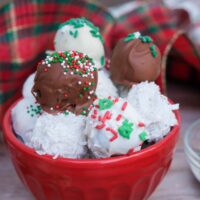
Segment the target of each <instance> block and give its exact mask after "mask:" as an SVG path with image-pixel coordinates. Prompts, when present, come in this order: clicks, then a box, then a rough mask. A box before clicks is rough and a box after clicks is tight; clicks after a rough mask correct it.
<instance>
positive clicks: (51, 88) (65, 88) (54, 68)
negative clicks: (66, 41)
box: [32, 51, 97, 115]
mask: <svg viewBox="0 0 200 200" xmlns="http://www.w3.org/2000/svg"><path fill="white" fill-rule="evenodd" d="M96 85H97V69H96V68H95V67H94V63H93V61H92V59H91V58H89V57H88V56H87V55H85V54H82V53H79V52H76V51H69V52H67V51H66V52H58V53H54V54H52V55H48V56H47V57H46V59H45V60H43V61H41V62H40V63H39V64H38V66H37V72H36V77H35V80H34V86H33V88H32V93H33V95H34V96H35V98H36V100H37V102H38V103H40V105H41V107H42V109H43V110H44V111H46V112H48V113H58V112H64V113H66V114H67V112H68V111H70V112H73V113H75V114H77V115H78V114H83V115H86V114H87V113H88V108H89V106H90V105H91V104H92V102H93V100H94V98H95V90H96Z"/></svg>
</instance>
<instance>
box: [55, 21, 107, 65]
mask: <svg viewBox="0 0 200 200" xmlns="http://www.w3.org/2000/svg"><path fill="white" fill-rule="evenodd" d="M103 42H104V41H103V38H102V36H101V34H100V32H99V29H98V27H96V26H94V25H93V24H92V23H91V22H89V21H88V20H86V19H85V18H74V19H70V20H68V21H66V22H64V23H63V24H61V25H60V27H59V29H58V31H57V32H56V35H55V39H54V46H55V50H56V51H71V50H76V51H79V52H82V53H85V54H87V55H88V56H90V57H91V58H92V59H93V60H94V62H95V65H96V67H97V68H98V69H100V68H102V67H103V66H104V64H105V59H104V46H103Z"/></svg>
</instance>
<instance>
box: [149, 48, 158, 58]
mask: <svg viewBox="0 0 200 200" xmlns="http://www.w3.org/2000/svg"><path fill="white" fill-rule="evenodd" d="M149 49H150V51H151V54H152V56H153V57H154V58H155V57H156V56H157V51H156V46H155V45H151V46H150V47H149Z"/></svg>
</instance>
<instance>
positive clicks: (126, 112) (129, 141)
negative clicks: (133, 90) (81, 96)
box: [85, 98, 148, 158]
mask: <svg viewBox="0 0 200 200" xmlns="http://www.w3.org/2000/svg"><path fill="white" fill-rule="evenodd" d="M85 133H86V135H87V140H88V147H89V149H90V150H91V152H92V153H93V155H94V157H96V158H106V157H111V156H114V155H124V154H128V153H132V152H135V151H139V150H140V149H141V146H142V144H143V142H144V141H145V140H147V139H148V132H147V130H146V129H145V125H144V124H143V122H142V118H141V117H140V116H139V114H138V112H137V111H136V110H135V109H134V108H133V107H132V106H131V105H130V104H129V103H128V102H127V101H125V100H123V99H121V98H113V99H107V98H104V99H98V100H96V101H95V102H94V107H93V108H92V109H91V111H90V113H89V115H88V119H87V123H86V129H85Z"/></svg>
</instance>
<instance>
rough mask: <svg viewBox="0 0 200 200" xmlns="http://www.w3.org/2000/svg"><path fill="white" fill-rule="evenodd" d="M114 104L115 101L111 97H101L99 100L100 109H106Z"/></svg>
mask: <svg viewBox="0 0 200 200" xmlns="http://www.w3.org/2000/svg"><path fill="white" fill-rule="evenodd" d="M112 105H113V101H111V100H110V99H100V100H99V109H100V110H106V109H109V108H111V107H112Z"/></svg>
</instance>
